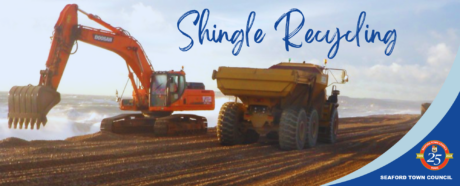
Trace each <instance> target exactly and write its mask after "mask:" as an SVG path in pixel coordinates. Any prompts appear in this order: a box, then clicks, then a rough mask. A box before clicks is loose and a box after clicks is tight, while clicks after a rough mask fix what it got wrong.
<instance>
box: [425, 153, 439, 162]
mask: <svg viewBox="0 0 460 186" xmlns="http://www.w3.org/2000/svg"><path fill="white" fill-rule="evenodd" d="M430 154H433V156H431V158H430V159H429V160H427V162H430V163H431V162H434V160H433V158H434V159H436V160H438V163H435V164H434V165H439V164H440V163H441V159H439V158H437V157H438V156H441V154H435V153H429V154H428V156H429V155H430ZM435 157H436V158H435Z"/></svg>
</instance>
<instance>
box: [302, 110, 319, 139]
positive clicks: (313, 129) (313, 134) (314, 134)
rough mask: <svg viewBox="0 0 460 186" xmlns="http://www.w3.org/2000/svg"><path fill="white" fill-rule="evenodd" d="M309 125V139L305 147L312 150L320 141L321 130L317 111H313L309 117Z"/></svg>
mask: <svg viewBox="0 0 460 186" xmlns="http://www.w3.org/2000/svg"><path fill="white" fill-rule="evenodd" d="M307 120H308V122H307V123H308V125H307V127H306V128H307V132H306V133H307V139H306V143H305V147H307V148H311V147H314V146H315V145H316V142H317V141H318V132H319V131H318V129H319V116H318V112H317V111H316V109H311V110H310V113H309V116H308V119H307Z"/></svg>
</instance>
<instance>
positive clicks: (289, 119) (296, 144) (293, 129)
mask: <svg viewBox="0 0 460 186" xmlns="http://www.w3.org/2000/svg"><path fill="white" fill-rule="evenodd" d="M307 121H308V118H307V114H306V112H305V110H304V109H300V110H299V109H295V108H288V109H285V110H283V113H282V114H281V120H280V130H279V144H280V147H281V149H283V150H295V149H297V150H302V149H303V148H304V147H305V142H306V137H307V135H306V134H307V133H306V132H307V131H306V129H307Z"/></svg>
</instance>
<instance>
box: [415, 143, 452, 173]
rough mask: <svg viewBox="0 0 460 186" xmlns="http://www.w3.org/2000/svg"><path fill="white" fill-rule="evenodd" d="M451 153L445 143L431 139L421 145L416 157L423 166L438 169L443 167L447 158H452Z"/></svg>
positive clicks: (447, 160)
mask: <svg viewBox="0 0 460 186" xmlns="http://www.w3.org/2000/svg"><path fill="white" fill-rule="evenodd" d="M453 155H454V154H453V153H450V152H449V149H448V148H447V146H446V144H444V143H443V142H440V141H437V140H431V141H429V142H427V143H425V145H423V147H422V149H421V150H420V153H417V159H420V161H421V162H422V164H423V166H425V167H426V168H427V169H430V170H434V171H436V170H440V169H442V168H444V167H445V166H446V165H447V163H448V162H449V159H452V158H453Z"/></svg>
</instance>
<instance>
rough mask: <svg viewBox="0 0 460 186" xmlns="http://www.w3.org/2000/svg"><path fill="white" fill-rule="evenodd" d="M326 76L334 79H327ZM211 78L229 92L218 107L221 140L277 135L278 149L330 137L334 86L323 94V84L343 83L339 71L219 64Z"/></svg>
mask: <svg viewBox="0 0 460 186" xmlns="http://www.w3.org/2000/svg"><path fill="white" fill-rule="evenodd" d="M334 71H339V72H340V73H341V78H339V79H336V77H335V76H334V74H337V73H336V72H334ZM333 72H334V73H333ZM329 76H332V78H333V79H335V82H333V83H330V84H328V83H329V79H330V78H331V77H329ZM212 78H213V79H214V80H217V86H218V88H219V89H220V91H222V93H223V94H224V95H227V96H235V101H232V102H227V103H225V104H224V105H222V108H221V109H220V112H219V117H218V123H217V138H218V139H219V142H220V143H221V144H222V145H236V144H242V143H253V142H257V141H258V139H259V137H260V136H261V135H262V136H266V137H267V138H269V139H270V138H271V139H278V141H279V144H280V147H281V149H283V150H294V149H298V150H301V149H303V148H306V147H313V146H315V145H316V142H317V140H318V139H319V140H320V141H324V142H328V143H334V142H335V141H336V138H337V130H338V124H339V120H338V119H339V118H338V111H337V107H338V106H339V104H338V98H337V96H338V95H339V93H340V91H339V90H337V89H336V86H335V85H334V86H333V87H332V92H331V95H330V96H329V97H327V94H326V87H328V86H329V85H332V84H335V83H339V84H343V83H345V82H348V75H347V73H346V71H345V70H343V69H331V68H325V66H320V65H315V64H310V63H305V62H303V63H290V62H282V63H279V64H277V65H273V66H272V67H270V68H268V69H257V68H238V67H219V69H218V70H217V71H216V70H214V72H213V74H212ZM238 99H239V100H241V102H242V103H240V102H238V101H237V100H238Z"/></svg>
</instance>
